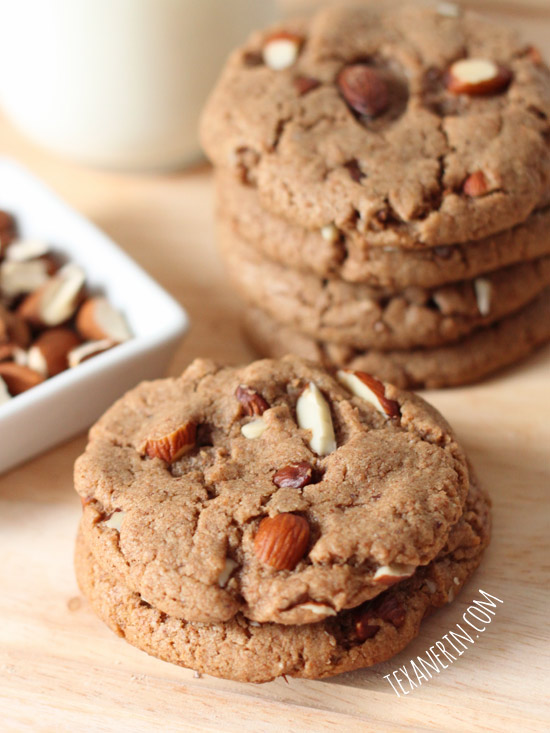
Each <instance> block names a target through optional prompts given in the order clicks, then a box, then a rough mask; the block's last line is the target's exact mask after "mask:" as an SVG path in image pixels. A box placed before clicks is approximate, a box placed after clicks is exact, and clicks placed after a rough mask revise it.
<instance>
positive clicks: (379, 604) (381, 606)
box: [355, 593, 407, 641]
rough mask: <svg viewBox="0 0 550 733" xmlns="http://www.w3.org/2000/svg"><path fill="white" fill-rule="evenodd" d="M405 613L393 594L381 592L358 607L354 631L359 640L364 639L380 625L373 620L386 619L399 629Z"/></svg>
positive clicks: (372, 634) (378, 628) (368, 637)
mask: <svg viewBox="0 0 550 733" xmlns="http://www.w3.org/2000/svg"><path fill="white" fill-rule="evenodd" d="M406 615H407V614H406V611H405V608H404V607H403V606H402V605H401V603H400V602H399V601H398V600H397V599H396V598H395V596H390V595H387V594H385V593H383V594H382V595H380V596H377V597H376V598H375V599H374V600H373V601H367V603H366V604H364V606H360V607H359V609H358V610H357V615H356V617H355V619H356V620H355V633H356V634H357V636H358V638H359V639H360V641H366V639H371V638H372V637H373V636H374V635H375V634H376V632H377V631H379V630H380V626H379V625H378V624H376V623H373V621H377V620H381V621H386V622H387V623H390V624H392V626H394V627H395V628H396V629H399V628H400V627H401V626H403V623H404V622H405V617H406Z"/></svg>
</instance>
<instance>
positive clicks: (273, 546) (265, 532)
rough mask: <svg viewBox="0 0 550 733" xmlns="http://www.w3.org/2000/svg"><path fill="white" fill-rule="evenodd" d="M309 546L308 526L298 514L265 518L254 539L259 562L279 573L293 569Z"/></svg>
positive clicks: (284, 514) (287, 513)
mask: <svg viewBox="0 0 550 733" xmlns="http://www.w3.org/2000/svg"><path fill="white" fill-rule="evenodd" d="M308 543H309V524H308V523H307V521H306V520H305V519H304V518H303V517H300V516H298V515H297V514H291V513H289V512H284V513H282V514H276V515H275V516H274V517H265V518H264V519H262V521H261V522H260V526H259V527H258V531H257V533H256V537H255V538H254V552H255V553H256V556H257V558H258V560H260V562H262V563H265V564H266V565H269V566H270V567H272V568H275V569H276V570H293V569H294V568H295V567H296V565H297V564H298V563H299V562H300V560H301V559H302V557H303V556H304V554H305V552H306V550H307V546H308Z"/></svg>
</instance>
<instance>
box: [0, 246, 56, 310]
mask: <svg viewBox="0 0 550 733" xmlns="http://www.w3.org/2000/svg"><path fill="white" fill-rule="evenodd" d="M8 251H9V250H8ZM49 277H50V275H49V267H48V264H47V262H45V261H44V260H29V261H28V262H25V261H18V260H13V261H12V260H4V262H2V264H1V265H0V290H1V291H2V294H3V295H4V297H6V298H10V299H11V298H16V297H17V296H18V295H23V294H26V293H32V292H33V291H34V290H37V289H38V288H41V287H42V286H43V285H44V284H45V283H46V282H47V281H48V280H49Z"/></svg>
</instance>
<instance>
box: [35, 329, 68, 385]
mask: <svg viewBox="0 0 550 733" xmlns="http://www.w3.org/2000/svg"><path fill="white" fill-rule="evenodd" d="M79 344H80V339H79V338H78V336H77V335H76V333H74V331H71V330H70V329H69V328H51V329H49V330H47V331H44V333H42V334H41V335H40V336H39V337H38V338H37V339H36V341H35V342H34V344H33V345H32V346H31V348H30V349H29V354H28V364H29V367H30V368H31V369H34V370H35V371H37V372H39V374H42V375H43V376H45V377H55V375H56V374H59V373H60V372H63V371H65V369H68V367H69V362H68V355H69V352H70V351H71V350H72V349H74V348H75V347H76V346H78V345H79Z"/></svg>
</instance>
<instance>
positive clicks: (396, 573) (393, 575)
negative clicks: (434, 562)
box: [372, 565, 416, 585]
mask: <svg viewBox="0 0 550 733" xmlns="http://www.w3.org/2000/svg"><path fill="white" fill-rule="evenodd" d="M415 570H416V567H415V566H414V565H381V566H380V567H379V568H378V570H377V571H376V572H375V574H374V575H373V576H372V579H373V580H374V582H375V583H383V584H384V585H393V583H399V581H401V580H405V578H410V577H411V575H412V574H413V573H414V571H415Z"/></svg>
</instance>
